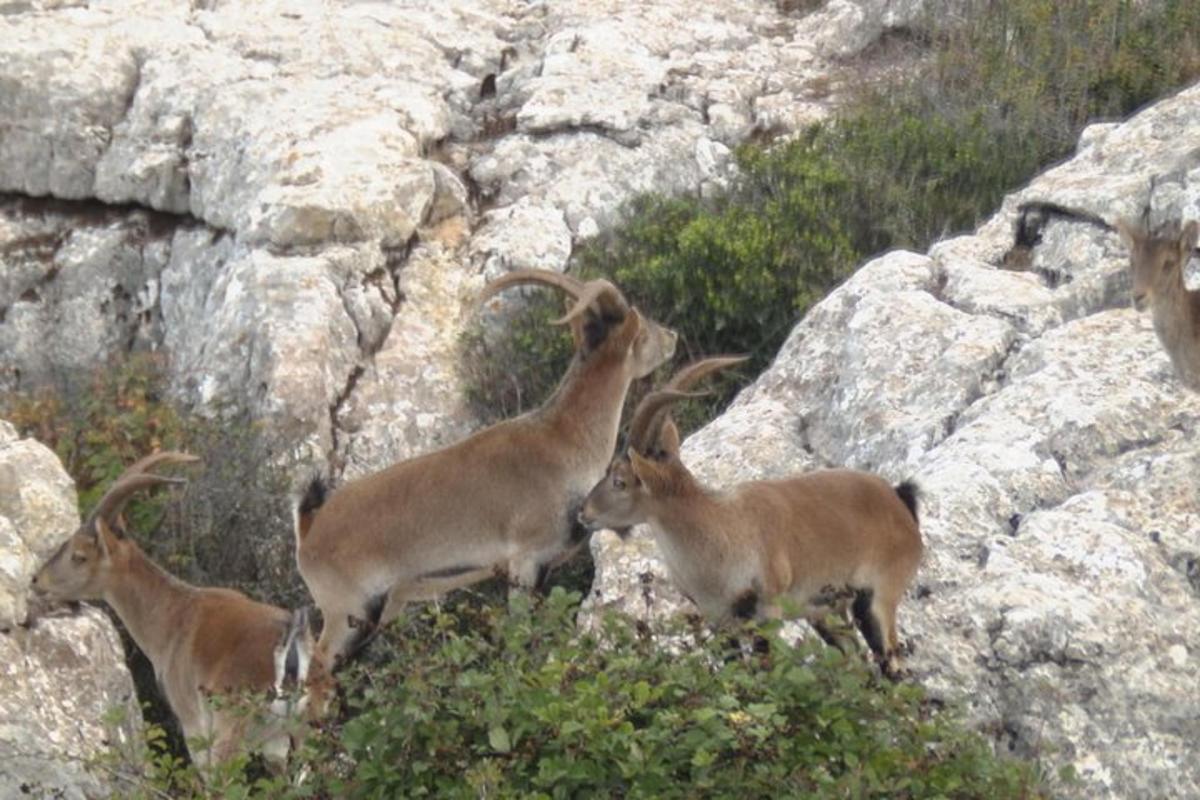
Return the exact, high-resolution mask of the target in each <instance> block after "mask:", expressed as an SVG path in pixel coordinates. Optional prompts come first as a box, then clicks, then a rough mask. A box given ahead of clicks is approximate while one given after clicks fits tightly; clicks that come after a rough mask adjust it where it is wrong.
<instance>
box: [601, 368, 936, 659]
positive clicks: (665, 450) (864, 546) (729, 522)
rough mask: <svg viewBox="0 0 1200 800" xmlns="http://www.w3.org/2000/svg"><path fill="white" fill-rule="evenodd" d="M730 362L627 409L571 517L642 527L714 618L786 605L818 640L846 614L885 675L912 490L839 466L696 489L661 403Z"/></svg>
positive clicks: (912, 549)
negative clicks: (617, 448)
mask: <svg viewBox="0 0 1200 800" xmlns="http://www.w3.org/2000/svg"><path fill="white" fill-rule="evenodd" d="M741 360H743V359H740V358H730V357H723V358H712V359H706V360H704V361H700V362H697V363H695V364H692V365H690V366H688V367H685V368H684V369H683V370H681V371H680V372H679V373H678V374H676V376H675V377H674V378H672V380H671V381H670V382H669V383H668V384H667V386H666V387H664V388H663V389H662V390H659V391H657V392H653V393H651V394H649V395H647V396H646V397H645V398H644V399H643V400H642V402H641V403H640V404H639V405H638V408H637V410H636V411H635V412H634V416H633V420H632V422H630V426H629V443H628V445H629V446H628V449H627V450H626V452H625V453H623V454H619V455H618V456H617V457H616V458H615V459H613V462H612V465H611V466H610V467H609V469H608V473H607V474H606V475H605V477H604V478H603V479H602V480H601V481H600V482H599V483H597V484H596V486H595V487H594V488H593V489H592V491H591V492H590V493H589V494H588V497H587V500H586V501H585V502H584V504H583V508H582V510H581V511H580V515H579V521H580V522H581V523H583V524H584V525H585V526H587V527H588V528H591V529H593V530H594V529H599V528H612V529H615V530H618V532H620V531H621V530H623V529H628V527H630V526H632V525H638V524H641V523H648V524H649V525H650V528H651V530H652V531H653V534H654V538H655V541H656V542H657V544H658V548H659V551H660V552H661V553H662V556H663V560H664V561H665V562H666V566H667V570H668V572H670V574H671V580H672V581H673V582H674V583H675V584H676V585H677V586H678V587H679V589H680V591H682V592H683V594H685V595H686V596H687V597H688V598H690V599H691V600H692V601H693V602H694V603H695V604H696V605H697V606H698V607H699V608H700V611H701V612H702V613H703V614H704V615H705V616H706V617H708V618H709V619H710V620H711V621H713V622H716V623H724V622H728V621H730V620H731V619H735V618H739V617H741V618H751V617H760V616H767V617H778V616H780V615H782V614H784V613H785V611H787V608H786V606H787V605H788V604H789V603H790V604H793V605H795V606H796V608H797V612H798V614H799V615H801V616H804V617H806V618H807V619H808V620H809V621H810V622H811V623H812V624H813V626H814V627H815V629H816V630H817V632H818V633H819V634H820V635H821V637H822V638H823V639H825V640H826V641H827V642H829V643H831V644H835V645H837V646H838V647H841V645H840V643H839V642H838V640H837V637H836V636H835V635H834V634H833V632H832V631H831V629H829V628H827V627H826V626H825V624H824V621H825V617H826V616H827V615H828V614H829V613H831V612H832V613H837V614H840V615H843V616H845V615H847V613H848V612H850V611H851V610H852V611H853V613H854V617H855V620H856V621H857V622H858V624H859V627H860V628H861V630H862V632H863V635H864V636H865V637H866V640H867V643H868V644H869V645H870V647H871V649H872V650H873V651H874V652H875V654H876V656H877V657H878V658H879V660H880V662H881V665H882V667H883V670H884V671H885V673H888V674H891V673H893V672H894V671H895V669H896V667H897V658H898V655H897V643H898V642H897V637H896V606H897V604H898V603H899V602H900V598H901V597H902V596H903V594H904V591H905V589H906V588H907V587H908V584H909V583H910V582H911V580H912V578H913V575H914V574H915V573H916V570H917V565H918V563H919V562H920V560H921V550H922V545H921V534H920V532H919V530H918V527H917V500H916V487H915V486H914V485H912V484H911V483H902V484H900V485H899V486H895V487H893V486H891V485H890V484H888V483H887V482H886V481H884V480H883V479H882V478H880V477H879V476H877V475H872V474H870V473H867V472H859V471H856V470H848V469H829V470H819V471H816V472H810V473H807V474H804V475H797V476H794V477H790V478H784V479H781V480H770V481H749V482H747V483H740V484H738V485H737V486H734V487H733V488H731V489H729V490H726V491H716V490H710V489H707V488H705V487H704V486H702V485H701V484H700V483H699V482H698V481H697V480H696V479H695V478H694V477H693V476H692V473H691V472H690V471H689V470H688V468H687V467H686V466H684V464H683V462H682V461H681V460H680V458H679V430H678V429H677V428H676V427H675V423H674V421H673V420H672V419H671V418H670V413H669V411H670V407H671V405H672V404H673V403H675V402H678V401H679V400H681V399H683V398H686V397H690V396H692V395H691V394H689V393H688V392H687V391H686V390H687V389H688V388H690V387H691V386H692V385H693V384H695V383H696V382H697V381H699V380H700V379H701V378H703V377H705V376H706V375H708V374H710V373H712V372H714V371H716V370H718V369H722V368H725V367H728V366H731V365H733V364H736V363H738V362H739V361H741Z"/></svg>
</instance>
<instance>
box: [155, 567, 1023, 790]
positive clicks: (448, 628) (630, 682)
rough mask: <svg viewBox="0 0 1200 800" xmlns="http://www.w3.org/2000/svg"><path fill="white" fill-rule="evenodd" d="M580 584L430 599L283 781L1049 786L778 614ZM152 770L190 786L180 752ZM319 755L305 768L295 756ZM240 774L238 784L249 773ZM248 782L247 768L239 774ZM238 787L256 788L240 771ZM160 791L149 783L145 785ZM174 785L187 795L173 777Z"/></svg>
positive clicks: (351, 688) (350, 688)
mask: <svg viewBox="0 0 1200 800" xmlns="http://www.w3.org/2000/svg"><path fill="white" fill-rule="evenodd" d="M577 610H578V595H570V594H568V593H566V592H563V591H562V590H559V589H556V590H554V591H553V592H552V593H551V594H550V595H549V597H548V598H546V599H545V601H544V602H541V603H538V604H534V605H532V606H531V605H530V604H529V603H528V600H527V599H526V598H522V599H521V600H518V601H516V602H514V603H513V604H512V606H511V609H508V610H506V609H504V608H497V607H495V606H472V605H469V604H458V605H457V606H456V607H447V608H443V609H442V610H440V611H439V610H436V609H433V608H431V609H429V610H427V611H426V612H425V613H424V614H422V615H417V616H415V617H414V618H413V619H411V620H409V621H408V622H407V623H405V625H404V626H403V630H399V631H395V630H393V631H392V632H391V633H393V634H394V635H390V636H388V643H389V644H390V646H391V647H392V648H394V651H393V652H392V653H391V654H390V656H391V657H390V659H389V660H388V661H387V662H385V663H383V664H377V665H366V666H364V665H358V666H356V667H354V668H352V669H350V670H348V671H347V672H346V673H344V674H343V681H344V683H345V685H346V686H345V688H346V691H347V694H348V697H349V699H348V701H347V707H346V709H345V711H346V713H347V715H348V716H346V717H345V718H344V719H343V720H342V721H340V722H336V723H333V724H331V725H330V726H329V727H328V728H326V729H325V730H323V731H321V732H319V733H318V734H317V735H315V736H314V737H311V738H310V739H309V741H308V743H307V745H306V748H305V751H304V753H302V755H301V756H300V757H299V758H297V759H296V761H295V763H294V764H293V765H292V767H291V775H290V776H284V777H281V778H279V779H277V780H276V781H274V782H270V781H266V782H260V783H259V784H258V785H257V787H256V789H255V790H254V792H252V793H254V794H257V795H258V796H271V797H339V798H341V797H344V798H383V797H439V798H440V797H445V798H454V797H462V798H467V797H471V798H474V797H498V798H510V797H512V798H516V797H520V798H588V797H596V798H601V797H603V798H609V797H628V798H674V797H812V798H844V797H861V798H868V797H879V798H883V797H888V798H921V797H930V798H932V797H948V798H997V797H1003V798H1022V797H1043V796H1045V793H1044V790H1043V789H1042V788H1041V787H1040V784H1039V779H1038V778H1037V776H1036V774H1035V772H1034V770H1033V768H1032V767H1031V766H1030V765H1028V764H1023V763H1020V762H1016V761H1012V760H1008V759H1005V758H997V757H996V756H994V755H993V754H992V752H991V748H990V747H989V746H988V745H987V744H986V743H985V742H984V741H983V740H982V739H980V738H979V737H978V736H977V735H975V734H971V733H967V732H965V731H964V730H963V729H962V728H961V727H960V723H959V722H958V720H957V719H956V717H955V716H954V715H953V714H952V713H951V712H948V711H945V710H939V708H938V706H937V705H936V704H933V703H930V702H929V701H928V700H927V699H926V698H925V696H924V694H923V692H922V691H921V690H920V689H919V688H918V687H916V686H913V685H911V684H901V685H895V684H891V683H889V682H886V681H881V680H879V679H878V678H877V677H876V673H875V672H874V670H873V669H871V668H869V667H868V666H867V664H866V662H865V660H864V659H863V658H862V657H861V655H860V654H857V653H855V654H851V655H850V656H848V657H847V656H843V655H842V654H840V653H839V652H837V651H836V650H834V649H831V648H826V647H823V646H821V645H819V644H818V645H813V644H810V643H807V642H805V643H801V644H800V645H799V646H798V647H795V648H793V647H792V646H791V645H789V644H787V643H785V642H783V641H782V640H780V639H779V638H778V636H777V634H776V631H775V629H774V628H767V629H764V630H763V633H764V634H765V635H766V636H768V637H769V639H770V641H771V650H770V654H769V655H767V656H763V655H753V656H748V655H739V656H733V655H732V654H731V651H730V650H729V645H728V643H727V642H726V641H725V639H724V637H722V636H718V637H712V636H709V635H708V634H707V633H706V632H705V631H704V629H703V628H702V627H693V628H688V627H683V626H681V625H673V626H669V627H667V628H665V629H664V630H662V631H659V632H658V633H659V634H663V635H665V634H669V635H670V636H671V637H673V638H674V640H675V641H676V643H677V645H678V646H677V647H676V648H664V647H663V646H662V641H661V640H659V639H656V638H652V637H650V636H649V635H648V634H647V631H646V630H645V629H644V628H641V629H639V626H638V625H637V624H636V623H634V622H633V621H631V620H628V619H625V618H620V617H615V616H613V617H608V618H606V620H605V621H604V624H603V636H598V635H596V634H593V633H586V632H585V633H581V632H580V630H579V629H578V628H577V627H576V625H575V621H574V620H575V615H576V613H577ZM168 766H169V768H168V769H166V770H160V772H159V775H158V778H157V781H158V782H159V783H160V785H161V784H163V783H166V784H167V785H171V786H173V787H175V788H176V790H177V789H178V787H180V786H183V785H186V781H185V780H181V779H180V777H179V769H178V765H168ZM301 773H304V774H305V778H304V779H303V782H302V783H301V785H300V786H296V785H295V784H296V777H295V776H296V775H299V774H301ZM236 786H237V784H236V781H235V782H234V787H236ZM242 786H243V788H244V786H245V784H243V785H242ZM224 791H226V793H227V794H226V796H230V797H233V796H244V795H242V794H240V793H238V792H237V791H234V790H233V788H231V787H230V786H226V787H225V788H224ZM146 796H149V795H146ZM174 796H186V795H181V794H180V793H179V792H178V791H176V792H175V794H174Z"/></svg>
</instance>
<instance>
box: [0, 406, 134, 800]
mask: <svg viewBox="0 0 1200 800" xmlns="http://www.w3.org/2000/svg"><path fill="white" fill-rule="evenodd" d="M78 525H79V513H78V511H76V509H75V486H74V484H73V483H72V481H71V479H70V478H69V477H68V476H67V474H66V472H64V471H63V468H62V466H61V465H60V464H59V463H58V459H57V458H55V456H54V454H53V453H52V452H50V451H49V450H48V449H46V447H44V446H43V445H41V444H38V443H37V442H34V441H33V440H31V439H23V440H22V439H18V437H17V435H16V433H15V431H14V430H13V428H12V426H11V425H9V424H8V423H7V422H4V421H3V420H0V797H24V796H53V797H63V798H72V799H74V798H92V797H106V796H108V794H109V793H110V792H111V788H112V787H111V785H110V781H111V778H110V777H109V775H108V773H106V772H105V771H104V770H102V769H96V768H95V767H93V766H90V765H89V762H90V761H92V760H93V759H95V758H97V757H100V756H104V755H105V754H106V753H107V751H108V750H109V748H110V746H111V747H116V748H118V751H119V752H125V753H131V752H134V751H136V748H137V747H138V743H139V742H140V739H139V738H138V737H139V735H140V734H139V732H138V728H139V726H140V723H141V711H140V708H139V706H138V703H137V697H136V695H135V694H134V690H133V681H132V679H131V678H130V675H129V671H128V670H127V669H126V667H125V653H124V649H123V648H122V646H121V640H120V638H119V637H118V636H117V632H116V630H115V629H114V628H113V625H112V623H111V622H110V621H109V619H108V617H106V616H105V615H104V614H103V613H102V612H100V611H99V610H97V609H86V610H84V611H82V612H78V613H69V612H66V613H62V614H56V615H53V616H43V617H39V619H38V620H37V621H36V623H35V624H34V625H33V627H30V628H25V627H20V626H19V625H18V624H17V623H23V622H25V620H26V611H27V608H26V595H27V593H28V589H29V580H30V578H31V577H32V576H33V573H34V571H36V569H37V567H39V566H40V565H41V563H42V561H43V560H44V559H45V557H46V556H48V555H49V554H50V553H51V552H52V551H53V550H54V549H56V548H57V547H58V546H59V544H61V543H62V542H63V541H64V540H65V539H66V538H67V537H69V536H70V535H71V534H72V533H74V532H75V529H76V528H77V527H78ZM110 766H114V767H115V766H119V763H118V762H117V761H114V762H113V763H112V764H110Z"/></svg>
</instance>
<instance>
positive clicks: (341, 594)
mask: <svg viewBox="0 0 1200 800" xmlns="http://www.w3.org/2000/svg"><path fill="white" fill-rule="evenodd" d="M529 283H535V284H541V285H544V286H550V287H552V288H556V289H559V290H561V291H563V292H565V293H566V294H567V295H569V296H570V297H571V298H572V299H573V300H574V305H573V306H572V307H571V309H570V310H569V311H568V312H567V314H566V316H564V317H563V318H562V319H560V320H558V323H559V324H564V325H567V326H569V328H570V331H571V334H572V336H573V338H574V340H575V356H574V359H573V360H572V362H571V365H570V367H569V368H568V370H567V373H566V375H565V376H564V377H563V379H562V382H561V383H560V384H559V386H558V389H557V390H556V391H555V393H554V395H553V396H552V397H551V398H550V399H549V400H548V401H547V402H546V403H545V405H543V406H542V407H541V408H539V409H537V410H535V411H532V412H530V413H528V414H524V415H522V416H520V417H517V418H515V419H510V420H505V421H504V422H500V423H498V424H496V425H493V426H491V427H489V428H486V429H484V430H482V431H479V432H477V433H475V434H473V435H472V436H469V437H467V438H466V439H464V440H462V441H460V442H458V443H456V444H454V445H451V446H449V447H446V448H444V449H442V450H438V451H435V452H432V453H427V454H425V455H422V456H419V457H416V458H412V459H409V460H408V461H403V462H401V463H399V464H395V465H393V466H391V467H388V468H387V469H385V470H383V471H381V472H377V473H375V474H373V475H369V476H367V477H365V478H361V479H359V480H355V481H352V482H350V483H348V484H346V485H345V486H343V487H341V488H340V489H338V490H337V492H335V493H333V494H332V495H330V496H329V497H328V498H326V490H325V487H324V485H323V483H322V482H321V481H319V480H316V481H313V482H312V483H311V484H310V485H309V486H308V488H307V490H306V492H305V493H304V495H303V496H302V497H301V498H300V500H299V503H298V505H297V509H296V560H297V562H298V564H299V567H300V574H301V575H302V576H303V578H304V581H305V583H306V584H308V588H309V591H311V592H312V595H313V598H314V600H315V601H316V603H317V606H318V607H319V608H320V609H321V612H322V614H323V616H324V620H325V627H324V629H323V630H322V632H321V639H320V642H319V643H318V651H319V652H320V653H321V654H322V655H323V656H325V657H328V658H330V659H335V658H336V659H340V658H344V657H345V656H346V655H348V654H349V653H350V652H352V651H353V650H354V649H356V648H357V647H359V646H360V645H361V644H362V643H363V642H364V641H365V640H366V639H367V638H368V637H369V636H370V635H371V634H372V633H373V632H374V631H375V630H376V629H377V628H378V627H379V626H380V625H381V624H384V623H386V622H387V621H389V620H390V619H392V618H394V617H395V616H397V615H398V614H399V613H400V612H401V610H402V609H403V608H404V606H405V604H406V603H408V602H409V601H413V600H426V599H432V598H436V597H438V596H440V595H442V594H444V593H445V592H447V591H450V590H452V589H455V588H459V587H462V586H467V585H469V584H472V583H476V582H478V581H480V580H483V579H484V578H488V577H490V576H492V575H495V574H497V573H498V572H499V573H503V574H506V575H507V576H508V577H509V579H510V580H512V581H513V582H514V583H516V584H518V585H521V586H526V587H532V586H536V585H538V584H540V583H541V582H542V580H543V579H544V576H545V574H546V571H547V570H548V569H549V568H550V567H551V566H553V565H554V564H555V563H557V562H558V561H559V560H561V559H562V558H563V557H564V556H565V555H566V554H568V553H569V552H571V551H572V550H573V549H574V548H575V547H576V546H578V545H579V544H580V543H581V542H582V541H583V538H584V534H585V533H586V532H583V531H581V529H580V528H579V527H578V526H577V524H576V523H575V514H576V512H577V511H578V507H579V503H580V502H581V501H582V500H583V496H584V495H585V494H587V491H588V489H590V488H591V486H592V484H594V483H595V482H596V480H597V479H598V478H599V477H600V476H601V475H603V474H604V467H605V465H607V463H608V460H609V458H610V457H611V456H612V452H613V448H614V446H615V445H616V441H617V430H618V426H619V423H620V418H621V408H622V406H623V405H624V403H625V395H626V393H627V392H628V390H629V385H630V383H631V382H632V381H633V380H634V379H635V378H640V377H643V376H645V375H648V374H649V373H650V372H651V371H653V370H654V369H655V368H656V367H658V366H659V365H660V364H662V363H663V362H665V361H666V360H667V359H669V358H670V357H671V356H672V355H673V353H674V351H675V333H674V332H673V331H670V330H668V329H666V328H664V327H662V326H660V325H658V324H657V323H655V322H652V321H651V320H649V319H646V318H645V317H643V316H642V315H641V314H640V313H638V311H637V309H635V308H633V307H631V306H630V305H629V303H628V302H627V301H626V300H625V297H624V296H623V295H622V294H621V292H620V291H619V290H618V289H617V288H616V287H615V286H613V285H612V284H611V283H609V282H608V281H603V280H595V281H590V282H587V283H584V282H582V281H579V280H576V279H574V278H571V277H568V276H565V275H561V274H557V273H553V272H546V271H542V270H520V271H516V272H512V273H509V274H508V275H505V276H503V277H501V278H499V279H497V280H495V281H493V282H492V283H491V284H489V285H488V286H487V287H486V288H485V289H484V298H485V299H486V298H488V297H491V296H493V295H495V294H496V293H498V292H500V291H502V290H504V289H507V288H509V287H511V286H518V285H521V284H529Z"/></svg>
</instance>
